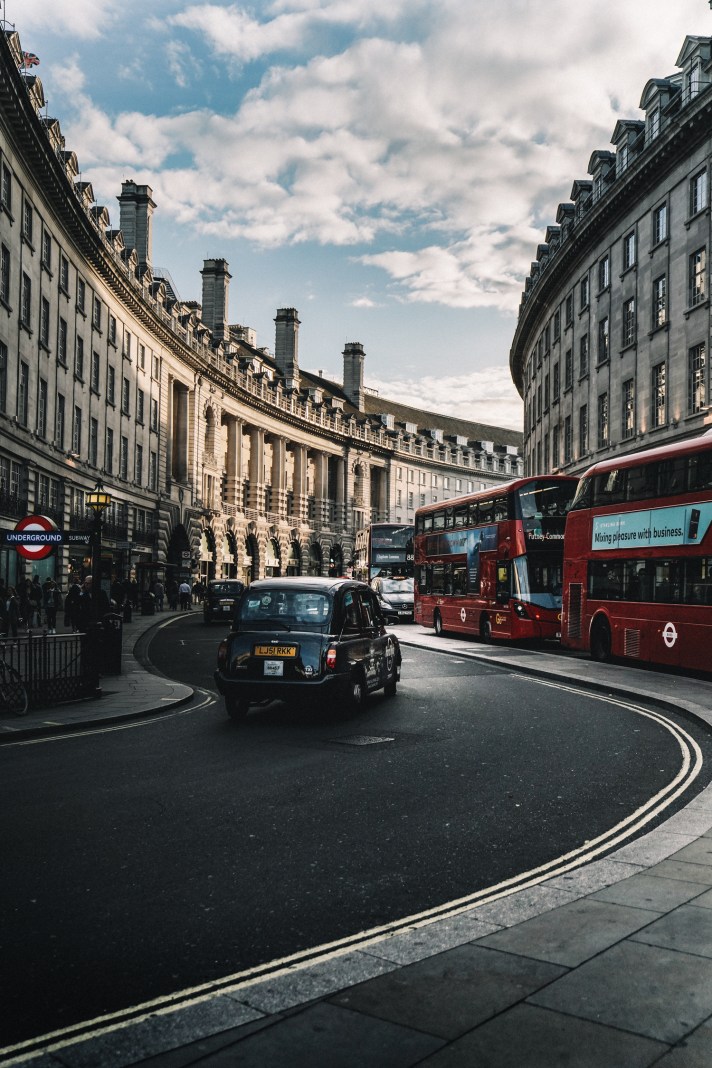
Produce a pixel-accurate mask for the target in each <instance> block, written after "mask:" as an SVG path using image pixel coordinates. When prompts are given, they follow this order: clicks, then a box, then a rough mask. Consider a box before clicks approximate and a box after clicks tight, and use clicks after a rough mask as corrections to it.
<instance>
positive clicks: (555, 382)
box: [552, 362, 561, 404]
mask: <svg viewBox="0 0 712 1068" xmlns="http://www.w3.org/2000/svg"><path fill="white" fill-rule="evenodd" d="M552 392H553V401H554V404H556V402H557V401H558V399H559V394H560V392H561V376H560V373H559V364H558V362H557V363H555V364H554V366H553V368H552Z"/></svg>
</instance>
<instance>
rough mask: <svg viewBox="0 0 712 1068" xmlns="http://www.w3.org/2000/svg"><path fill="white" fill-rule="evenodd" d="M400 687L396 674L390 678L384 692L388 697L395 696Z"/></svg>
mask: <svg viewBox="0 0 712 1068" xmlns="http://www.w3.org/2000/svg"><path fill="white" fill-rule="evenodd" d="M397 689H398V679H397V677H396V676H395V675H394V676H393V678H392V679H389V680H388V682H387V683H386V685H385V686H384V687H383V692H384V694H385V695H386V697H395V695H396V691H397Z"/></svg>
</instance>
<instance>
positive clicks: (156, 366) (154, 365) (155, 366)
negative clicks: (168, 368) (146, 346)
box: [151, 356, 161, 379]
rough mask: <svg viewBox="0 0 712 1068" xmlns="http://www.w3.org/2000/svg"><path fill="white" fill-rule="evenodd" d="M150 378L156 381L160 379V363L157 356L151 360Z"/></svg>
mask: <svg viewBox="0 0 712 1068" xmlns="http://www.w3.org/2000/svg"><path fill="white" fill-rule="evenodd" d="M151 377H152V378H156V379H158V378H160V377H161V361H160V360H159V359H158V356H154V357H153V358H152V362H151Z"/></svg>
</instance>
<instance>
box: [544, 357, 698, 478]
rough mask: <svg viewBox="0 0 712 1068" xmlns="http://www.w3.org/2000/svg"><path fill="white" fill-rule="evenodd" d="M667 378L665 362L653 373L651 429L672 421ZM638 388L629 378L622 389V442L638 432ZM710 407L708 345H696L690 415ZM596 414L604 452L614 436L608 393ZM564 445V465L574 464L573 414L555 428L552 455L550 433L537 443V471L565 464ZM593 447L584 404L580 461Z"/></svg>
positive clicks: (690, 375) (599, 444)
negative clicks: (669, 409)
mask: <svg viewBox="0 0 712 1068" xmlns="http://www.w3.org/2000/svg"><path fill="white" fill-rule="evenodd" d="M667 378H668V376H667V363H666V361H665V360H663V361H662V362H661V363H658V364H656V365H655V366H654V367H653V368H652V370H651V387H652V390H651V408H650V426H651V428H652V429H656V428H659V427H664V426H666V425H667V423H668V421H669V418H670V416H669V412H668V382H667ZM635 387H636V383H635V379H634V378H628V379H626V380H625V381H624V382H623V384H622V387H621V394H620V409H619V410H620V438H621V441H630V440H631V439H632V438H634V437H635V436H636V434H637V432H638V427H637V424H636V388H635ZM708 404H709V384H708V378H707V345H706V343H705V342H704V341H703V342H701V343H700V344H699V345H695V346H693V348H691V349H690V350H689V352H688V372H687V414H688V415H694V414H695V413H697V412H699V411H702V410H703V409H704V408H707V406H708ZM596 415H597V418H596V442H595V446H596V448H598V449H603V448H605V447H606V446H607V445H609V444H610V434H611V411H610V404H609V394H608V391H607V390H606V391H604V392H602V393H600V394H599V395H598V398H597V413H596ZM562 444H563V462H564V463H565V464H567V463H571V461H572V460H573V459H574V430H573V418H572V416H571V415H567V416H566V417H565V418H564V422H563V427H560V426H559V425H556V426H553V427H552V429H551V453H549V434H548V433H546V434H544V436H543V439H542V441H541V442H539V443H538V444H537V446H536V451H535V455H536V460H535V464H536V467H535V469H536V470H537V471H547V470H549V469H550V466H549V464H550V462H551V466H552V467H553V468H556V467H558V466H559V465H560V464H561V462H562V455H561V446H562ZM590 447H591V444H590V442H589V419H588V405H587V404H582V405H581V406H580V408H579V415H578V458H581V457H584V456H586V454H587V453H588V451H589V449H590Z"/></svg>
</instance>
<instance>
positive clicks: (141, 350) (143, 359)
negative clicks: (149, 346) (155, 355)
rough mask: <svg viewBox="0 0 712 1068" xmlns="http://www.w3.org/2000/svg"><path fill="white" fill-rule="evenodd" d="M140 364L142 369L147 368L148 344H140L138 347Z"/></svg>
mask: <svg viewBox="0 0 712 1068" xmlns="http://www.w3.org/2000/svg"><path fill="white" fill-rule="evenodd" d="M138 365H139V367H140V368H141V370H142V371H145V370H146V346H145V345H139V347H138Z"/></svg>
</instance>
